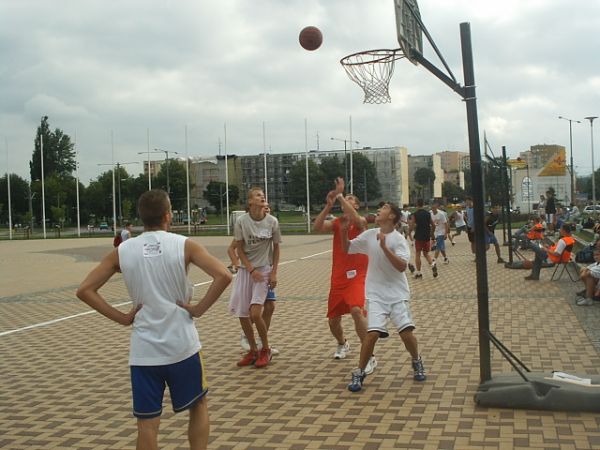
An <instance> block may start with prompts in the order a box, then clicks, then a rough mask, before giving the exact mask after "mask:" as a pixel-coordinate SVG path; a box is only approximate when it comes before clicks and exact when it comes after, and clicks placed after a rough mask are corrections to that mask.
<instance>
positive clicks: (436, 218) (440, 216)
mask: <svg viewBox="0 0 600 450" xmlns="http://www.w3.org/2000/svg"><path fill="white" fill-rule="evenodd" d="M431 220H432V221H433V224H434V225H435V231H434V235H435V236H444V235H445V234H446V224H447V223H448V216H447V215H446V213H445V212H444V211H442V210H441V209H438V211H437V213H435V214H434V213H433V211H431Z"/></svg>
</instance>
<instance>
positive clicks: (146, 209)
mask: <svg viewBox="0 0 600 450" xmlns="http://www.w3.org/2000/svg"><path fill="white" fill-rule="evenodd" d="M170 209H171V201H170V200H169V194H167V193H166V192H165V191H163V190H162V189H152V190H151V191H146V192H144V193H143V194H142V195H141V196H140V198H139V200H138V213H139V215H140V219H142V222H143V223H144V225H145V226H147V227H158V226H160V225H162V223H163V219H164V217H165V214H167V213H168V212H169V210H170Z"/></svg>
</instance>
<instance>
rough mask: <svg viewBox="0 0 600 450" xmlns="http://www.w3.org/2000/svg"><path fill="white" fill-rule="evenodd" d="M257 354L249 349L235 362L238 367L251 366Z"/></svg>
mask: <svg viewBox="0 0 600 450" xmlns="http://www.w3.org/2000/svg"><path fill="white" fill-rule="evenodd" d="M257 358H258V354H257V353H256V352H253V351H252V350H250V351H249V352H248V353H246V355H245V356H244V357H243V358H242V359H240V360H239V361H238V362H237V365H238V367H246V366H251V365H252V364H254V363H255V362H256V360H257Z"/></svg>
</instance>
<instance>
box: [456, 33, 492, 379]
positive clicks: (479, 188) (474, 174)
mask: <svg viewBox="0 0 600 450" xmlns="http://www.w3.org/2000/svg"><path fill="white" fill-rule="evenodd" d="M460 44H461V51H462V60H463V76H464V82H465V85H464V96H463V99H464V101H465V104H466V107H467V128H468V132H469V157H470V160H471V187H472V191H473V212H474V214H475V259H476V260H477V306H478V322H479V378H480V380H481V382H484V381H487V380H489V379H490V378H491V377H492V368H491V354H490V337H489V329H490V308H489V292H488V279H487V259H486V256H485V230H484V226H485V225H484V220H483V217H484V207H483V206H484V204H483V203H484V200H483V177H482V165H481V145H480V142H479V125H478V119H477V97H476V94H475V71H474V68H473V47H472V45H471V25H470V24H469V23H468V22H463V23H461V24H460Z"/></svg>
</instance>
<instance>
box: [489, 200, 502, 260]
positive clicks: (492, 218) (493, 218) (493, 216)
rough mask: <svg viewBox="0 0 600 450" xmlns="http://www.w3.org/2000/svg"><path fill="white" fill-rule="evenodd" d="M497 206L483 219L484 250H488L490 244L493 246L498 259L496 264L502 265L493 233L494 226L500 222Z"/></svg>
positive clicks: (498, 247)
mask: <svg viewBox="0 0 600 450" xmlns="http://www.w3.org/2000/svg"><path fill="white" fill-rule="evenodd" d="M498 210H499V208H498V206H494V207H493V208H492V211H491V212H490V213H489V214H488V215H487V217H486V218H485V244H486V245H485V249H486V250H487V249H489V248H490V244H493V245H494V249H495V250H496V256H497V257H498V261H497V262H498V264H502V263H504V260H503V259H502V256H501V255H500V244H499V243H498V239H497V238H496V235H495V231H496V225H498V222H499V221H500V217H499V216H498Z"/></svg>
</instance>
